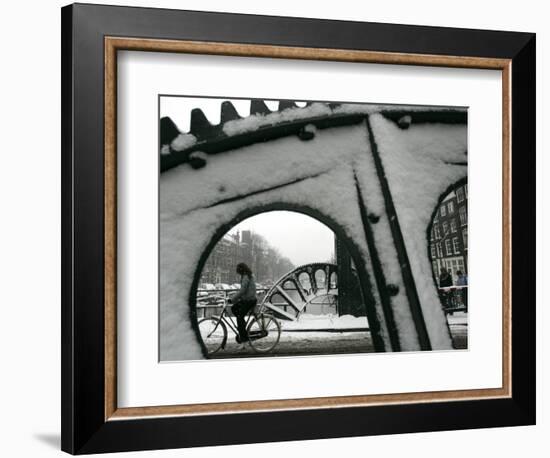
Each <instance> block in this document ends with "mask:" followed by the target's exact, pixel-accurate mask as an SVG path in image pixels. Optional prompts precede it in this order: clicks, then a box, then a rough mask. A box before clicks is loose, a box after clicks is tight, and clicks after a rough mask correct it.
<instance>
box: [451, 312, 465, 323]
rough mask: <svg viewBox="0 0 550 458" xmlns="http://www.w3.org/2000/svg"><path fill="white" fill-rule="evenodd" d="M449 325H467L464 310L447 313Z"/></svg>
mask: <svg viewBox="0 0 550 458" xmlns="http://www.w3.org/2000/svg"><path fill="white" fill-rule="evenodd" d="M447 322H448V323H449V326H468V314H467V313H465V312H454V313H453V314H452V315H447Z"/></svg>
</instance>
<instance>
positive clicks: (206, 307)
mask: <svg viewBox="0 0 550 458" xmlns="http://www.w3.org/2000/svg"><path fill="white" fill-rule="evenodd" d="M267 290H268V289H267V288H261V289H257V290H256V297H257V298H258V303H260V302H261V300H262V298H263V296H264V294H265V293H266V292H267ZM237 291H239V289H238V288H234V289H198V290H197V319H201V318H208V317H210V316H212V315H216V314H217V313H220V312H221V311H222V307H223V304H224V303H225V301H226V300H227V297H228V296H229V295H230V294H232V293H236V292H237ZM228 312H229V314H231V311H230V310H228Z"/></svg>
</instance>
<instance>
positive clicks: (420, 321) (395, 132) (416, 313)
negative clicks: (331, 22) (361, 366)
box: [160, 100, 467, 360]
mask: <svg viewBox="0 0 550 458" xmlns="http://www.w3.org/2000/svg"><path fill="white" fill-rule="evenodd" d="M466 121H467V113H466V110H464V109H460V108H456V109H451V108H433V107H397V106H389V105H388V106H385V105H364V104H338V103H321V102H316V103H309V104H308V105H307V106H306V107H303V108H299V107H297V106H296V105H295V104H294V103H293V102H288V101H281V102H280V104H279V110H277V111H274V112H271V111H270V110H269V109H268V108H267V106H266V105H265V103H264V102H263V101H261V100H254V101H252V103H251V113H250V116H248V117H246V118H240V116H239V115H238V113H237V111H236V110H235V108H234V107H233V105H232V104H231V103H230V102H224V103H223V104H222V112H221V122H220V124H219V125H211V124H210V123H209V122H208V120H207V119H206V117H205V116H204V114H203V113H202V111H200V110H193V112H192V116H191V128H190V131H189V132H188V133H181V132H179V130H178V129H177V127H176V126H175V124H174V123H173V122H172V120H170V119H169V118H163V119H162V120H161V145H160V154H161V172H162V173H161V179H160V213H161V215H160V218H161V224H160V261H161V266H160V267H161V268H160V280H161V288H160V291H161V293H160V326H161V333H160V352H161V359H162V360H181V359H195V358H201V357H202V356H203V351H202V347H201V340H200V338H198V334H197V333H196V290H197V288H198V282H199V279H200V275H201V271H202V268H203V266H204V264H205V262H206V259H207V257H208V254H209V253H210V251H211V250H212V248H213V247H214V246H215V244H216V243H217V241H218V240H219V239H220V238H221V237H222V236H223V234H225V233H226V232H227V231H228V230H229V229H230V228H231V227H233V226H234V225H235V224H237V223H238V222H240V221H242V220H243V219H245V218H248V217H250V216H253V215H255V214H258V213H261V212H265V211H271V210H291V211H296V212H301V213H304V214H307V215H309V216H312V217H314V218H316V219H318V220H319V221H321V222H323V223H324V224H326V225H327V226H328V227H329V228H330V229H332V231H333V232H334V233H335V235H336V237H337V239H338V242H339V243H340V244H341V245H342V250H341V252H345V253H348V254H349V256H350V257H351V259H352V260H353V263H354V265H355V267H356V269H357V275H358V278H359V283H360V289H361V294H362V296H363V300H364V306H365V312H366V315H367V318H368V322H369V327H370V331H371V335H372V343H373V347H374V349H375V350H376V351H400V350H420V349H422V350H429V349H450V348H452V341H451V337H450V334H449V329H448V326H447V322H446V319H445V316H444V313H443V311H442V310H441V305H440V301H439V298H438V294H437V290H436V286H435V284H434V281H433V275H432V270H431V264H430V260H429V256H428V249H427V231H428V227H429V225H430V221H431V217H432V213H433V210H434V208H436V206H437V204H438V199H440V197H441V196H442V195H443V194H444V193H445V191H446V189H447V188H449V186H451V185H453V184H454V183H455V182H457V181H458V180H460V179H463V178H464V177H465V176H466V173H467V167H466V164H467V155H466V150H467V127H466V124H467V123H466Z"/></svg>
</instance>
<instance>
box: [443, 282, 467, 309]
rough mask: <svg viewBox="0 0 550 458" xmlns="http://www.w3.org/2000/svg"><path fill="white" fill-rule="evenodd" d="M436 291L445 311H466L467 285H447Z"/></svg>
mask: <svg viewBox="0 0 550 458" xmlns="http://www.w3.org/2000/svg"><path fill="white" fill-rule="evenodd" d="M438 292H439V298H440V299H441V306H442V307H443V310H444V311H445V313H451V314H452V313H454V312H467V311H468V286H448V287H445V288H438Z"/></svg>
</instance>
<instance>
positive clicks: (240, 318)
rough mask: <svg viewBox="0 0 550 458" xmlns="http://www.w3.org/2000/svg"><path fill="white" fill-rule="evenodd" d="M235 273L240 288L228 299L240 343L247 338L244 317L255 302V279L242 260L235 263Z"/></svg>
mask: <svg viewBox="0 0 550 458" xmlns="http://www.w3.org/2000/svg"><path fill="white" fill-rule="evenodd" d="M236 271H237V274H239V275H240V276H241V288H240V289H239V291H237V292H236V293H235V294H234V295H233V296H232V297H231V298H230V299H229V301H228V302H229V303H230V304H233V305H232V306H231V311H232V312H233V315H235V317H236V318H237V329H238V330H239V335H238V336H237V342H238V343H242V342H245V341H247V340H248V334H247V332H246V322H245V320H244V317H245V316H246V314H247V313H248V312H249V311H250V310H252V309H253V308H254V307H255V306H256V304H257V299H256V281H255V280H254V275H253V274H252V271H251V270H250V267H248V266H247V265H246V264H245V263H244V262H240V263H239V264H237V269H236Z"/></svg>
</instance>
